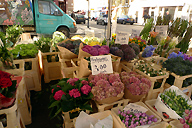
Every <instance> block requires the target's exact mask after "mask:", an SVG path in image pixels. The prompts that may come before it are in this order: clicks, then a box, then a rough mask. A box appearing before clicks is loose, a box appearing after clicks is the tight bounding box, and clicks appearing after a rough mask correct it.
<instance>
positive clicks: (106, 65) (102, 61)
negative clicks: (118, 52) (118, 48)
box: [90, 55, 113, 75]
mask: <svg viewBox="0 0 192 128" xmlns="http://www.w3.org/2000/svg"><path fill="white" fill-rule="evenodd" d="M90 61H91V70H92V75H97V74H99V73H105V74H109V73H113V66H112V61H111V56H110V55H102V56H91V57H90Z"/></svg>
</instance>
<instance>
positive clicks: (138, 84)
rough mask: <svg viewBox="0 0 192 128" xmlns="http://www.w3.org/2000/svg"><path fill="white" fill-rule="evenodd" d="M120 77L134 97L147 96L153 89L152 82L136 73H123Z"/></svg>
mask: <svg viewBox="0 0 192 128" xmlns="http://www.w3.org/2000/svg"><path fill="white" fill-rule="evenodd" d="M120 76H121V80H122V82H123V83H124V85H125V87H126V88H127V89H128V90H129V91H130V93H131V94H132V95H144V94H147V93H148V91H149V89H150V87H151V81H150V80H149V79H147V78H145V77H144V76H142V75H140V74H137V73H136V72H133V71H132V72H129V73H127V72H121V74H120Z"/></svg>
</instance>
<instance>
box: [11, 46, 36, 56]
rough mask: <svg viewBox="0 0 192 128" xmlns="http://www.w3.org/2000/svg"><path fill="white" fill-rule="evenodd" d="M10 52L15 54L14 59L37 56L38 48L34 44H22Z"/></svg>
mask: <svg viewBox="0 0 192 128" xmlns="http://www.w3.org/2000/svg"><path fill="white" fill-rule="evenodd" d="M10 52H11V53H12V54H13V58H14V59H26V58H34V57H36V55H37V53H38V49H37V47H36V46H35V45H34V44H20V45H17V46H15V48H14V49H13V50H11V51H10Z"/></svg>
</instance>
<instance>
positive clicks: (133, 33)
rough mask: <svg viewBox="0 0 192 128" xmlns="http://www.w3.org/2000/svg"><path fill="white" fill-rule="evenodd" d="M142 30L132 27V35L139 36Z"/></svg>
mask: <svg viewBox="0 0 192 128" xmlns="http://www.w3.org/2000/svg"><path fill="white" fill-rule="evenodd" d="M140 32H141V30H136V29H132V33H131V37H135V36H139V35H140Z"/></svg>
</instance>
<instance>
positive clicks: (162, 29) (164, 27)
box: [155, 25, 168, 36]
mask: <svg viewBox="0 0 192 128" xmlns="http://www.w3.org/2000/svg"><path fill="white" fill-rule="evenodd" d="M167 30H168V25H160V26H156V27H155V32H158V33H159V35H160V36H167Z"/></svg>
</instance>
